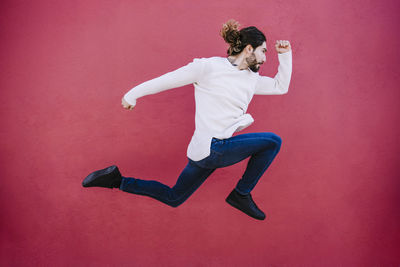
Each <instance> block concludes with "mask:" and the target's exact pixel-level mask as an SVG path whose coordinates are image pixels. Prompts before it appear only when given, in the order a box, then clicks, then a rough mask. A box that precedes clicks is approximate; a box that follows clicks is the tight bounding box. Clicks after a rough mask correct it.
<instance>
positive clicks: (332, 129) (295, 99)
mask: <svg viewBox="0 0 400 267" xmlns="http://www.w3.org/2000/svg"><path fill="white" fill-rule="evenodd" d="M399 7H400V5H399V3H398V1H378V0H367V1H360V0H356V1H344V0H329V1H327V0H325V1H317V0H313V1H311V0H310V1H295V0H288V1H280V0H279V1H237V0H233V1H232V0H231V1H226V0H223V1H210V0H207V1H171V0H170V1H165V0H163V1H159V0H153V1H127V0H125V1H120V0H115V1H105V0H99V1H61V0H60V1H50V0H49V1H45V0H42V1H20V0H16V1H1V3H0V34H1V42H0V47H1V49H0V53H1V60H0V70H1V76H0V86H1V90H0V99H1V106H0V108H1V121H0V122H1V130H0V149H1V151H0V153H1V154H0V160H1V186H0V212H1V220H0V227H1V228H0V231H1V234H0V242H1V243H0V248H1V250H0V252H1V257H0V265H2V266H73V265H74V266H300V265H302V266H378V265H379V266H398V265H399V264H400V257H399V255H398V254H396V252H399V244H400V233H399V229H400V227H399V226H400V225H399V221H400V210H399V203H400V182H399V179H398V178H399V170H398V169H397V167H396V165H398V162H399V154H398V150H399V130H400V127H399V120H398V115H399V109H400V108H399V99H400V98H399V96H400V92H399V86H398V85H399V82H400V78H399V71H398V67H399V63H398V62H399V59H400V57H399V48H398V47H399V45H400V43H399V41H400V37H399V35H398V30H396V27H397V26H398V25H399V20H400V19H399V16H398V10H399ZM230 18H234V19H236V20H238V21H239V22H240V23H241V24H242V26H243V27H246V26H252V25H254V26H257V27H258V28H259V29H261V30H262V31H264V32H265V34H266V36H267V46H268V49H269V50H270V52H269V53H268V54H267V63H266V64H264V65H263V66H262V68H261V71H260V74H262V75H266V76H270V77H273V76H274V75H275V74H276V71H277V67H278V59H277V55H276V52H275V51H274V42H275V40H279V39H283V40H290V41H291V44H292V48H293V75H292V82H291V85H290V88H289V93H288V94H286V95H282V96H255V97H254V98H253V101H252V102H251V104H250V107H249V109H248V112H249V113H251V114H252V116H253V117H254V119H255V122H254V124H253V125H251V126H250V127H249V128H247V129H245V130H243V131H242V132H240V133H246V132H261V131H271V132H274V133H276V134H278V135H279V136H281V137H282V139H283V144H282V148H281V151H280V153H279V154H278V156H277V158H276V159H275V161H274V162H273V163H272V165H271V166H270V168H269V169H268V171H267V172H266V173H265V174H264V176H263V177H262V178H261V180H260V182H259V183H258V185H257V186H256V188H255V189H254V191H253V197H254V199H255V201H256V202H257V204H258V205H259V206H260V207H261V208H262V209H263V210H264V211H265V212H266V214H267V220H265V221H256V220H254V219H252V218H250V217H248V216H246V215H244V214H242V213H241V212H239V211H237V210H235V209H233V208H232V207H230V206H229V205H227V204H226V203H225V201H224V199H225V197H226V196H227V195H228V194H229V192H230V191H231V190H232V188H233V187H234V186H235V184H236V182H237V180H238V179H239V178H240V176H241V174H242V173H243V171H244V168H245V166H246V161H243V162H240V163H239V164H237V165H234V166H229V167H226V168H222V169H218V170H216V171H215V172H214V173H213V174H212V176H210V177H209V178H208V180H207V181H206V182H205V183H204V184H203V185H202V186H201V187H200V188H199V189H198V191H196V192H195V193H194V194H193V195H192V196H191V197H190V198H189V199H188V200H187V201H186V202H185V203H184V204H183V205H181V206H179V207H178V208H176V209H174V208H171V207H169V206H166V205H164V204H163V203H161V202H158V201H156V200H154V199H151V198H148V197H144V196H137V195H133V194H129V193H125V192H122V191H119V190H117V189H115V190H110V189H106V188H91V189H88V188H83V187H82V186H81V182H82V179H83V178H84V177H85V176H86V175H88V174H89V173H90V172H92V171H94V170H96V169H100V168H104V167H106V166H109V165H112V164H116V165H118V167H119V168H120V170H121V172H122V173H123V175H124V176H133V177H140V178H142V179H156V180H159V181H161V182H163V183H165V184H168V185H170V186H172V185H174V183H175V181H176V179H177V177H178V175H179V174H180V172H181V170H182V169H183V168H184V166H185V165H186V161H187V159H186V148H187V145H188V143H189V141H190V138H191V136H192V134H193V130H194V111H195V110H194V94H193V86H185V87H181V88H177V89H173V90H169V91H165V92H162V93H160V94H156V95H149V96H145V97H143V98H141V99H139V100H138V103H137V106H136V107H135V109H134V110H125V109H123V108H122V107H121V104H120V103H121V97H122V96H123V94H125V93H126V92H127V91H128V90H130V89H131V88H132V87H133V86H135V85H137V84H139V83H141V82H144V81H146V80H149V79H151V78H155V77H157V76H159V75H162V74H164V73H166V72H168V71H171V70H174V69H176V68H179V67H181V66H183V65H185V64H187V63H189V62H190V61H192V59H193V58H194V57H209V56H225V51H226V48H227V45H226V44H225V43H224V41H223V39H222V38H221V37H219V35H218V32H219V30H220V28H221V25H222V23H223V22H225V21H227V20H228V19H230ZM236 134H238V133H236Z"/></svg>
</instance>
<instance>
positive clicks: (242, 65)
mask: <svg viewBox="0 0 400 267" xmlns="http://www.w3.org/2000/svg"><path fill="white" fill-rule="evenodd" d="M228 60H229V61H230V62H231V63H232V64H233V65H236V66H235V67H237V68H239V69H240V70H245V69H247V68H248V67H249V66H248V65H247V62H246V60H245V57H244V55H243V54H239V55H236V56H229V57H228Z"/></svg>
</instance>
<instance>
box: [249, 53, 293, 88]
mask: <svg viewBox="0 0 400 267" xmlns="http://www.w3.org/2000/svg"><path fill="white" fill-rule="evenodd" d="M278 59H279V67H278V73H277V74H276V75H275V77H274V78H270V77H267V76H259V77H258V80H257V83H256V89H255V92H254V94H256V95H282V94H286V93H287V92H288V90H289V84H290V78H291V76H292V50H290V51H288V52H285V53H282V54H279V53H278Z"/></svg>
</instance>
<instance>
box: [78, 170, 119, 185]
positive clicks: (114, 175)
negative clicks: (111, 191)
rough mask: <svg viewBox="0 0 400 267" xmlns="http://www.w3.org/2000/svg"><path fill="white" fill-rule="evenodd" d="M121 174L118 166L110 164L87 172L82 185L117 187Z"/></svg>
mask: <svg viewBox="0 0 400 267" xmlns="http://www.w3.org/2000/svg"><path fill="white" fill-rule="evenodd" d="M121 181H122V176H121V173H120V172H119V170H118V167H117V166H115V165H112V166H110V167H107V168H105V169H101V170H98V171H94V172H92V173H91V174H89V175H88V176H87V177H86V178H85V179H84V180H83V182H82V186H83V187H93V186H98V187H107V188H118V187H119V186H120V185H121Z"/></svg>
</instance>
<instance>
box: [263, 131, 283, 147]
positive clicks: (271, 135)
mask: <svg viewBox="0 0 400 267" xmlns="http://www.w3.org/2000/svg"><path fill="white" fill-rule="evenodd" d="M266 138H267V139H268V140H272V141H273V142H274V143H275V144H276V146H278V147H280V146H281V145H282V138H281V137H280V136H279V135H277V134H276V133H271V132H268V133H266Z"/></svg>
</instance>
